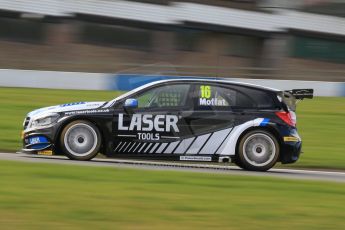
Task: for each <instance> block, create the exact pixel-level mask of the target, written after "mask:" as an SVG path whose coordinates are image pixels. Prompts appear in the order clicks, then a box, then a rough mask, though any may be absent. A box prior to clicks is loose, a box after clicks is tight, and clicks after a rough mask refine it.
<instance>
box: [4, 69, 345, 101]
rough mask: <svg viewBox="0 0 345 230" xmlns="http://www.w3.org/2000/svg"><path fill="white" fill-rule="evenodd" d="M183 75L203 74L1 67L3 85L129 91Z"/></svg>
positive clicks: (279, 83) (329, 88)
mask: <svg viewBox="0 0 345 230" xmlns="http://www.w3.org/2000/svg"><path fill="white" fill-rule="evenodd" d="M181 78H189V79H190V78H195V79H197V78H200V77H197V76H166V75H147V74H145V75H144V74H109V73H83V72H61V71H37V70H16V69H0V87H25V88H49V89H80V90H121V91H128V90H131V89H134V88H136V87H138V86H141V85H143V84H146V83H149V82H152V81H157V80H164V79H181ZM203 79H205V78H204V77H203ZM207 79H226V80H229V81H241V82H246V83H251V84H257V85H262V86H266V87H271V88H276V89H281V90H289V89H302V88H313V89H314V95H315V96H326V97H345V82H325V81H297V80H270V79H243V78H213V77H209V78H207Z"/></svg>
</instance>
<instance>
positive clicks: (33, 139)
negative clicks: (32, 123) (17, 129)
mask: <svg viewBox="0 0 345 230" xmlns="http://www.w3.org/2000/svg"><path fill="white" fill-rule="evenodd" d="M42 143H49V141H48V139H47V138H46V137H44V136H34V137H30V138H29V144H30V145H35V144H42Z"/></svg>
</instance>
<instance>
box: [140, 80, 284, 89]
mask: <svg viewBox="0 0 345 230" xmlns="http://www.w3.org/2000/svg"><path fill="white" fill-rule="evenodd" d="M165 82H166V83H169V82H203V83H205V82H208V83H223V84H227V85H239V86H247V87H251V88H256V89H263V90H268V91H273V92H281V90H279V89H275V88H270V87H266V86H262V85H256V84H251V83H246V82H239V81H231V80H226V79H221V80H220V79H207V78H186V79H181V78H179V79H167V80H159V81H154V82H151V83H149V84H146V85H144V86H145V88H146V87H147V86H153V85H156V84H161V83H165Z"/></svg>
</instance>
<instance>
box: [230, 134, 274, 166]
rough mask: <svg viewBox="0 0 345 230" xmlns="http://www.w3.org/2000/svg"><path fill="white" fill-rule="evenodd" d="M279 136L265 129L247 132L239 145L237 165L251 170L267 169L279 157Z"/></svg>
mask: <svg viewBox="0 0 345 230" xmlns="http://www.w3.org/2000/svg"><path fill="white" fill-rule="evenodd" d="M279 152H280V146H279V143H278V141H277V138H276V137H275V136H273V135H272V134H271V133H270V132H267V131H264V130H253V131H250V132H248V133H246V134H245V135H244V136H243V137H242V138H241V140H240V142H239V146H238V155H237V158H236V161H237V165H238V166H239V167H241V168H243V169H246V170H250V171H267V170H269V169H270V168H272V167H273V166H274V165H275V164H276V162H277V160H278V158H279Z"/></svg>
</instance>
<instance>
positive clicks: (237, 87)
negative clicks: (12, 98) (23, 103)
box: [23, 79, 313, 171]
mask: <svg viewBox="0 0 345 230" xmlns="http://www.w3.org/2000/svg"><path fill="white" fill-rule="evenodd" d="M312 97H313V90H311V89H304V90H291V91H280V90H275V89H271V88H266V87H262V86H257V85H252V84H245V83H238V82H229V81H223V80H206V79H200V80H195V79H178V80H163V81H157V82H153V83H150V84H147V85H144V86H141V87H139V88H137V89H135V90H132V91H130V92H128V93H125V94H123V95H121V96H120V97H118V98H115V99H114V100H111V101H109V102H77V103H69V104H63V105H58V106H52V107H47V108H42V109H38V110H35V111H32V112H30V113H29V114H28V115H27V117H26V118H25V120H24V131H23V142H24V148H23V151H24V152H33V153H37V154H46V155H51V154H64V155H66V156H67V157H69V158H70V159H74V160H90V159H92V158H93V157H95V156H96V155H97V154H98V153H102V154H104V155H106V156H108V157H127V158H128V157H135V158H151V159H161V158H164V159H171V160H180V161H219V162H227V161H231V162H234V163H236V164H237V165H239V166H240V167H242V168H244V169H248V170H260V171H264V170H268V169H270V168H271V167H273V166H274V164H275V163H276V162H278V161H279V162H282V163H284V164H285V163H293V162H295V161H297V159H298V157H299V155H300V152H301V138H300V137H299V135H298V134H297V129H296V116H295V112H294V111H295V105H296V100H299V99H303V98H312Z"/></svg>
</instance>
